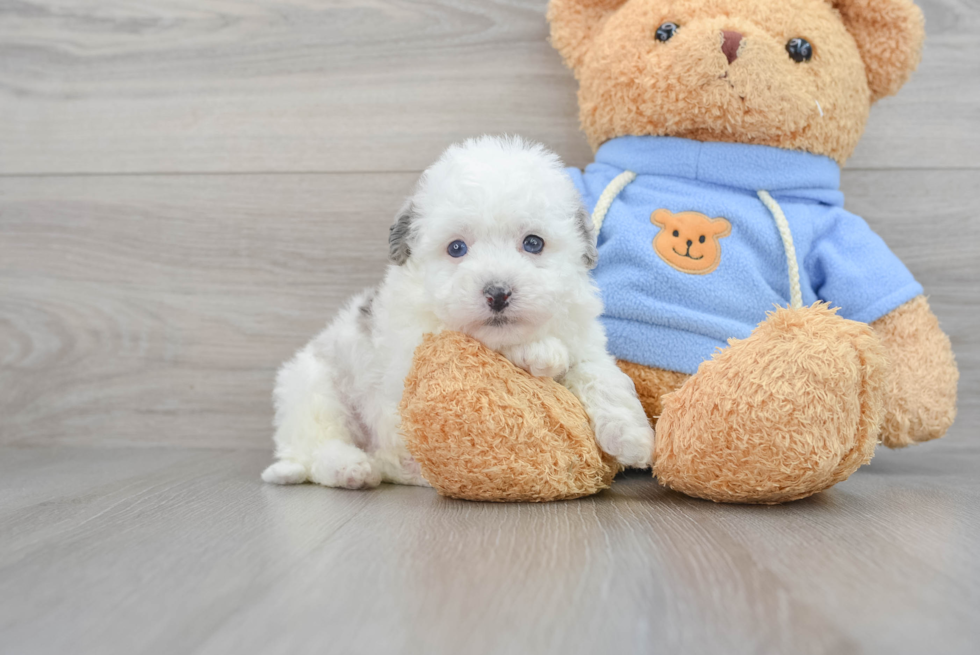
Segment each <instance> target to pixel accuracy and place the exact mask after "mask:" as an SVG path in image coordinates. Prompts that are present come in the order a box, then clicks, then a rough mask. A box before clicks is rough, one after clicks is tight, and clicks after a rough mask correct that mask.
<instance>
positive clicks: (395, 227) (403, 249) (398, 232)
mask: <svg viewBox="0 0 980 655" xmlns="http://www.w3.org/2000/svg"><path fill="white" fill-rule="evenodd" d="M417 218H418V215H417V214H416V213H415V207H413V206H412V201H411V200H408V201H406V202H405V204H404V205H403V206H402V208H401V210H400V211H399V212H398V215H397V216H396V217H395V222H394V223H392V225H391V227H390V228H388V259H389V260H390V261H391V262H393V263H395V264H398V265H399V266H401V265H402V264H404V263H405V262H407V261H408V258H409V257H411V255H412V247H411V244H410V243H409V241H410V239H411V236H412V224H413V223H414V222H415V221H416V219H417Z"/></svg>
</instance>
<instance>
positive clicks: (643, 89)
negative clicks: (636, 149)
mask: <svg viewBox="0 0 980 655" xmlns="http://www.w3.org/2000/svg"><path fill="white" fill-rule="evenodd" d="M548 18H549V20H550V21H551V41H552V44H553V45H554V46H555V47H556V48H557V49H558V51H559V52H560V53H561V54H562V56H563V57H564V59H565V61H566V63H567V64H568V65H569V67H570V68H571V69H572V71H573V72H574V73H575V76H576V77H577V78H578V81H579V115H580V118H581V122H582V129H583V130H584V131H585V134H586V136H587V137H588V139H589V143H590V144H591V145H592V147H593V148H598V147H599V146H600V145H601V144H602V143H603V142H605V141H608V140H609V139H612V138H614V137H618V136H624V135H633V136H639V135H657V136H662V135H669V136H675V137H684V138H689V139H694V140H697V141H727V142H732V143H747V144H757V145H768V146H775V147H778V148H788V149H791V150H804V151H806V152H812V153H815V154H818V155H827V156H829V157H831V158H833V159H835V160H837V161H838V162H840V163H844V161H845V160H846V159H847V158H848V157H849V156H850V155H851V153H852V152H853V151H854V147H855V146H856V145H857V143H858V140H859V139H860V138H861V134H862V133H863V132H864V126H865V122H866V121H867V118H868V112H869V110H870V108H871V104H872V103H873V102H874V101H875V100H877V99H879V98H881V97H883V96H886V95H890V94H893V93H895V92H897V91H898V89H899V88H900V87H901V86H902V84H904V83H905V81H906V79H908V76H909V75H910V74H911V73H912V71H913V69H914V68H915V67H916V65H917V64H918V61H919V57H920V52H921V48H922V41H923V38H924V31H923V21H922V14H921V12H920V11H919V10H918V8H916V7H915V5H913V4H912V3H911V2H909V1H908V0H833V1H832V2H830V1H827V0H778V1H776V0H675V1H673V2H663V0H628V1H627V0H551V3H550V5H549V7H548ZM668 22H671V23H674V24H676V25H679V26H680V27H679V29H680V30H682V31H685V33H686V34H685V38H684V39H672V40H670V41H667V42H666V43H661V42H659V41H657V40H656V39H655V38H654V32H655V31H656V29H657V28H658V27H659V26H660V25H662V24H664V23H668ZM723 30H733V31H738V32H740V33H741V34H743V35H744V36H745V39H744V41H743V42H742V44H741V46H740V49H739V53H740V55H741V56H740V57H739V58H738V59H737V60H736V61H735V62H734V63H733V64H732V65H733V66H737V67H738V68H739V69H740V70H739V71H738V75H737V76H732V79H728V78H719V77H718V76H717V66H716V65H713V64H714V63H715V62H716V60H718V59H721V60H722V61H724V56H725V55H724V54H723V53H722V51H721V48H720V45H721V34H722V31H723ZM691 31H696V32H697V34H696V35H695V37H696V38H692V37H691V35H690V34H689V33H690V32H691ZM793 37H805V38H807V39H808V40H809V41H810V42H811V43H813V45H814V53H813V59H812V60H811V61H809V62H808V63H807V65H806V67H805V72H806V74H805V75H800V72H801V67H800V66H799V65H798V64H796V63H795V62H794V61H793V60H791V59H790V58H789V57H788V56H787V55H786V50H785V45H786V42H787V41H788V40H789V39H791V38H793ZM729 84H731V86H733V87H735V88H736V90H737V92H738V93H737V94H732V93H730V91H729Z"/></svg>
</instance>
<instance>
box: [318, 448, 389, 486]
mask: <svg viewBox="0 0 980 655" xmlns="http://www.w3.org/2000/svg"><path fill="white" fill-rule="evenodd" d="M310 480H311V481H312V482H316V483H317V484H322V485H323V486H325V487H339V488H341V489H369V488H371V487H377V486H378V485H379V484H381V474H380V472H378V471H377V470H376V468H375V467H374V466H373V465H372V464H371V460H370V458H369V457H368V455H367V453H365V452H364V451H363V450H361V449H360V448H358V447H357V446H354V445H352V444H349V443H346V442H344V441H339V440H331V441H328V442H327V443H325V444H323V445H322V446H320V447H319V448H318V449H317V451H316V453H315V454H314V456H313V466H312V467H311V469H310Z"/></svg>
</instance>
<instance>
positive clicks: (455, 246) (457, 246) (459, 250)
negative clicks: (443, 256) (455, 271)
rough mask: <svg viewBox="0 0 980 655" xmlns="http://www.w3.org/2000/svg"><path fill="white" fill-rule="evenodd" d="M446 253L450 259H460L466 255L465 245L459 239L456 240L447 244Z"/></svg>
mask: <svg viewBox="0 0 980 655" xmlns="http://www.w3.org/2000/svg"><path fill="white" fill-rule="evenodd" d="M446 252H448V253H449V256H450V257H462V256H463V255H465V254H466V244H465V243H464V242H462V241H460V240H459V239H456V240H455V241H453V242H452V243H450V244H449V247H448V248H446Z"/></svg>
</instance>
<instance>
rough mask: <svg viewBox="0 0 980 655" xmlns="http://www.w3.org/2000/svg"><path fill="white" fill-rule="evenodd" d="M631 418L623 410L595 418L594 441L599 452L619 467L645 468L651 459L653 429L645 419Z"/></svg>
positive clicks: (641, 415)
mask: <svg viewBox="0 0 980 655" xmlns="http://www.w3.org/2000/svg"><path fill="white" fill-rule="evenodd" d="M635 414H636V413H634V412H629V411H627V410H625V409H624V410H620V411H618V412H612V411H604V412H602V413H601V414H599V415H597V416H595V417H594V422H595V439H596V442H597V443H598V444H599V447H600V448H602V450H603V452H605V453H606V454H607V455H611V456H612V457H614V458H615V459H616V461H617V462H619V463H620V464H622V465H623V466H627V467H631V468H649V467H650V464H651V461H652V459H653V448H654V432H653V428H651V427H650V423H649V422H648V421H647V418H646V416H645V415H643V414H640V415H639V416H637V415H635Z"/></svg>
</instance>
